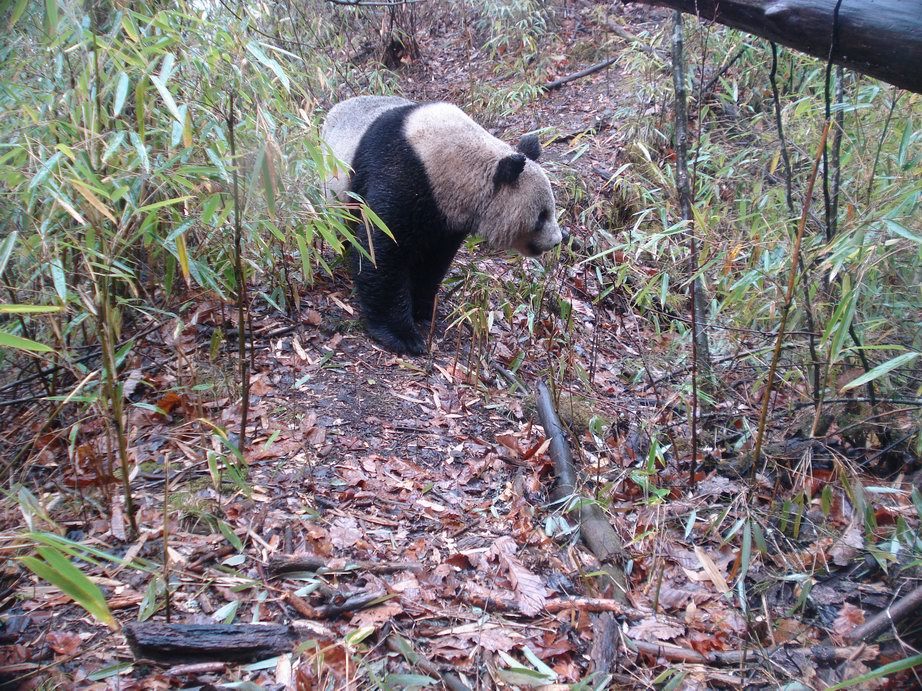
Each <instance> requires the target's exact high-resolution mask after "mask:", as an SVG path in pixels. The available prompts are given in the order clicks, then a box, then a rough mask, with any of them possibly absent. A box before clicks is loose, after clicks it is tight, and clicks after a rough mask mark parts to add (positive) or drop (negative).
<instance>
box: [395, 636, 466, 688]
mask: <svg viewBox="0 0 922 691" xmlns="http://www.w3.org/2000/svg"><path fill="white" fill-rule="evenodd" d="M387 647H388V648H389V649H390V650H392V651H394V652H395V653H398V654H400V655H403V657H404V659H406V661H407V662H409V663H410V664H411V665H413V666H414V667H416V668H417V669H419V670H420V671H422V672H425V673H426V674H428V675H429V676H431V677H435V678H436V679H440V680H441V681H442V683H443V684H445V688H447V689H450V691H471V689H470V688H469V687H468V686H467V684H465V683H464V682H463V681H461V680H460V679H459V678H458V677H457V676H456V675H455V674H454V673H452V672H443V671H442V670H441V669H439V667H438V666H437V665H436V664H435V663H433V662H432V661H431V660H428V659H426V658H425V657H423V656H422V655H420V654H419V653H417V652H416V651H415V650H414V649H413V648H412V646H411V645H410V642H409V641H407V640H406V639H405V638H400V637H399V636H397V634H394V633H392V634H391V635H389V636H388V637H387Z"/></svg>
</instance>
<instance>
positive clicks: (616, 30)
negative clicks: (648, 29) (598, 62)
mask: <svg viewBox="0 0 922 691" xmlns="http://www.w3.org/2000/svg"><path fill="white" fill-rule="evenodd" d="M605 27H606V28H607V29H608V30H609V31H611V32H612V33H613V34H615V36H618V37H620V38H623V39H624V40H625V41H627V42H628V43H631V44H633V46H634V47H635V48H636V49H637V50H641V51H643V52H644V53H646V54H647V55H652V56H654V57H657V58H660V59H663V56H662V55H661V54H660V52H659V51H658V50H657V49H656V48H654V47H653V46H651V45H649V44H648V43H645V42H644V41H643V40H642V39H641V38H640V37H638V36H635V35H634V34H632V33H631V32H629V31H627V30H626V29H624V28H623V27H622V26H619V25H618V24H616V23H615V22H614V20H612V19H611V18H609V20H608V21H607V22H606V23H605Z"/></svg>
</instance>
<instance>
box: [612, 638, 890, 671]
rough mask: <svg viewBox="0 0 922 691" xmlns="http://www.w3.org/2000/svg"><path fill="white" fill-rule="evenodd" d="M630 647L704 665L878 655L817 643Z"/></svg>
mask: <svg viewBox="0 0 922 691" xmlns="http://www.w3.org/2000/svg"><path fill="white" fill-rule="evenodd" d="M628 646H629V647H630V648H632V649H634V650H636V651H637V652H640V653H643V654H645V655H652V656H654V657H657V658H662V659H664V660H669V661H671V662H690V663H693V664H701V665H715V666H732V665H741V664H744V663H747V662H760V661H762V660H767V659H769V658H771V659H772V660H773V661H775V662H778V661H779V660H783V659H785V658H794V657H795V656H798V657H806V658H809V659H811V660H815V661H817V662H823V663H833V662H840V661H842V660H853V659H857V658H858V657H860V656H861V655H862V653H871V654H872V655H875V656H876V649H875V648H873V647H871V648H869V647H868V646H864V645H859V646H845V647H836V646H830V645H814V646H810V647H806V648H797V647H793V646H784V645H779V646H775V647H772V648H763V649H760V648H753V649H752V650H723V651H715V652H712V653H707V654H704V653H699V652H698V651H697V650H692V649H691V648H683V647H681V646H678V645H672V644H671V643H647V642H646V641H635V640H631V641H630V642H629V644H628Z"/></svg>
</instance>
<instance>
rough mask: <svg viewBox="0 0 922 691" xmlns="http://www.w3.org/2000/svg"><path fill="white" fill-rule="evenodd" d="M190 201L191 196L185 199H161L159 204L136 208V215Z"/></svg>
mask: <svg viewBox="0 0 922 691" xmlns="http://www.w3.org/2000/svg"><path fill="white" fill-rule="evenodd" d="M190 199H192V195H191V194H187V195H186V196H185V197H175V198H174V199H161V200H160V201H159V202H154V203H153V204H146V205H144V206H141V207H138V213H144V212H145V211H153V210H154V209H160V208H162V207H164V206H172V205H173V204H181V203H182V202H185V201H188V200H190Z"/></svg>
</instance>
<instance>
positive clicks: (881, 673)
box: [826, 655, 922, 691]
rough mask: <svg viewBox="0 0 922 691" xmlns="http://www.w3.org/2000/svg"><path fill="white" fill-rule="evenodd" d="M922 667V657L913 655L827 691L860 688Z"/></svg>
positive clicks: (848, 680)
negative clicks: (868, 683)
mask: <svg viewBox="0 0 922 691" xmlns="http://www.w3.org/2000/svg"><path fill="white" fill-rule="evenodd" d="M919 665H922V655H913V656H912V657H907V658H903V659H902V660H897V661H896V662H888V663H887V664H885V665H882V666H880V667H878V668H877V669H873V670H871V671H870V672H868V673H867V674H862V675H861V676H858V677H852V678H851V679H846V680H845V681H840V682H839V683H838V684H834V685H833V686H830V687H828V688H827V689H826V691H840V689H848V688H851V687H852V686H858V685H859V684H864V683H866V682H869V681H874V680H875V679H880V678H881V677H888V676H890V675H891V674H896V673H897V672H905V671H906V670H907V669H912V668H913V667H918V666H919Z"/></svg>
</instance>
